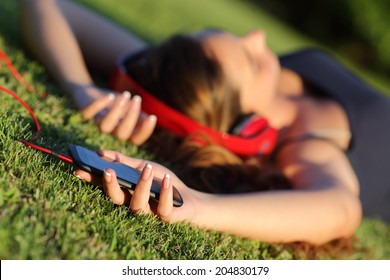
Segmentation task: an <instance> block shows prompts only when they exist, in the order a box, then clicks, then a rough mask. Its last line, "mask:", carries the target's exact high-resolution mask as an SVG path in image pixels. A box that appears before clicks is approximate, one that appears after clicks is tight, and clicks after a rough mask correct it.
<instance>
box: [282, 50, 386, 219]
mask: <svg viewBox="0 0 390 280" xmlns="http://www.w3.org/2000/svg"><path fill="white" fill-rule="evenodd" d="M280 63H281V65H282V67H285V68H288V69H291V70H293V71H295V72H296V73H298V74H299V75H300V76H301V77H302V78H303V79H304V80H305V81H307V82H308V83H309V84H312V85H313V86H315V87H317V88H318V89H319V90H321V92H322V93H324V94H326V95H327V96H328V97H330V98H332V99H334V100H336V101H338V102H339V103H340V104H341V106H342V107H343V108H344V109H345V111H346V113H347V115H348V119H349V123H350V127H351V132H352V140H351V143H350V146H349V148H348V149H347V151H346V154H347V156H348V158H349V161H350V163H351V165H352V167H353V169H354V170H355V172H356V175H357V177H358V180H359V183H360V199H361V202H362V206H363V214H364V215H365V216H370V217H379V218H382V219H384V220H386V221H390V99H389V98H387V97H386V96H385V95H384V94H382V93H380V92H378V91H376V90H375V89H374V88H372V87H370V86H368V85H367V84H366V83H364V82H363V81H362V80H360V79H359V78H358V77H357V76H356V75H354V74H353V73H351V72H350V71H349V70H347V69H346V68H344V67H343V66H342V65H341V64H340V63H339V62H337V61H336V60H335V59H334V58H333V57H332V56H330V55H329V54H327V53H326V52H323V51H320V50H315V49H307V50H302V51H299V52H295V53H292V54H289V55H285V56H282V57H280Z"/></svg>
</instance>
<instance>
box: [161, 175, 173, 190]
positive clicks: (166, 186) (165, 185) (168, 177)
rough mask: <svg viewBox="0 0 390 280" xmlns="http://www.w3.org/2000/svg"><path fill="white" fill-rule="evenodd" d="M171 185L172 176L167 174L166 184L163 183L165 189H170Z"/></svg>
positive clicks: (165, 176) (165, 177)
mask: <svg viewBox="0 0 390 280" xmlns="http://www.w3.org/2000/svg"><path fill="white" fill-rule="evenodd" d="M170 185H171V175H169V174H165V175H164V182H163V186H162V187H163V188H164V189H168V188H169V186H170Z"/></svg>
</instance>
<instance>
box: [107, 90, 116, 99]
mask: <svg viewBox="0 0 390 280" xmlns="http://www.w3.org/2000/svg"><path fill="white" fill-rule="evenodd" d="M108 99H109V100H111V101H113V100H114V99H115V94H113V93H112V92H111V93H109V94H108Z"/></svg>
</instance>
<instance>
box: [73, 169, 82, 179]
mask: <svg viewBox="0 0 390 280" xmlns="http://www.w3.org/2000/svg"><path fill="white" fill-rule="evenodd" d="M73 175H74V176H76V177H77V178H79V179H82V178H81V177H80V176H79V175H77V174H76V171H73Z"/></svg>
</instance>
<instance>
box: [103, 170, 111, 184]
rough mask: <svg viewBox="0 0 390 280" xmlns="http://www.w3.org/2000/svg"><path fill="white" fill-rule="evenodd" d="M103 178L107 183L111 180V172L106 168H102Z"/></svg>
mask: <svg viewBox="0 0 390 280" xmlns="http://www.w3.org/2000/svg"><path fill="white" fill-rule="evenodd" d="M104 178H105V179H106V181H107V183H110V182H111V173H110V172H108V171H107V170H104Z"/></svg>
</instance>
